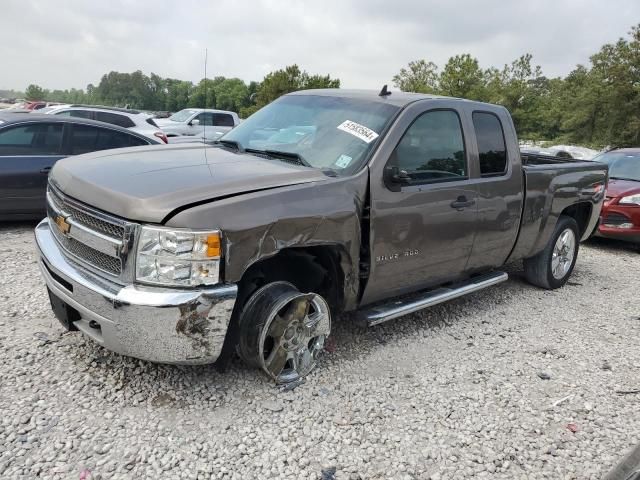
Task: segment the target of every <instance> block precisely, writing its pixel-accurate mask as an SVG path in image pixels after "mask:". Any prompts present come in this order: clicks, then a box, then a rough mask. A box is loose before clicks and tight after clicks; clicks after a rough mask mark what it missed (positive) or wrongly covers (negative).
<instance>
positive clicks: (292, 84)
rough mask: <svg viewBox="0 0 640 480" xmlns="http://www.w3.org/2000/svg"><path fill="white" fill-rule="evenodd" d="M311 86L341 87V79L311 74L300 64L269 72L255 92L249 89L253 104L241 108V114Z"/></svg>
mask: <svg viewBox="0 0 640 480" xmlns="http://www.w3.org/2000/svg"><path fill="white" fill-rule="evenodd" d="M309 88H340V80H339V79H337V78H335V79H333V78H331V76H329V75H325V76H323V75H309V74H308V73H307V72H306V71H303V70H300V67H298V65H289V66H288V67H285V68H283V69H281V70H276V71H274V72H271V73H268V74H267V75H266V76H265V77H264V79H263V80H262V82H260V84H259V85H258V86H257V88H256V92H255V94H253V93H249V91H248V94H249V98H253V105H250V106H247V107H245V108H243V109H241V112H240V113H241V116H243V117H246V116H249V115H251V114H252V113H253V112H255V111H256V110H258V109H259V108H262V107H263V106H265V105H267V104H268V103H271V102H272V101H274V100H275V99H277V98H279V97H280V96H282V95H284V94H286V93H290V92H295V91H297V90H305V89H309Z"/></svg>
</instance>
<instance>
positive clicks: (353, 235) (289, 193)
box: [166, 168, 369, 310]
mask: <svg viewBox="0 0 640 480" xmlns="http://www.w3.org/2000/svg"><path fill="white" fill-rule="evenodd" d="M368 173H369V172H368V169H366V168H365V169H363V170H362V171H361V172H359V173H358V174H357V175H355V176H352V177H346V178H331V177H327V179H326V180H325V181H321V182H313V183H306V184H301V185H292V186H285V187H280V188H274V189H270V190H265V191H260V192H250V193H247V194H245V195H237V196H234V197H232V198H226V199H222V200H218V201H212V202H211V203H206V204H203V205H198V206H195V207H193V208H190V209H187V210H184V211H182V212H179V213H178V214H176V215H175V216H174V217H172V218H171V219H170V220H169V221H168V222H167V223H166V225H167V226H169V227H178V228H192V229H211V228H219V229H220V230H221V231H222V235H223V244H224V247H223V255H224V272H223V274H224V280H225V282H231V283H237V282H239V281H240V280H241V279H242V276H243V274H244V273H245V272H246V271H247V270H248V269H249V268H250V267H251V266H252V265H254V264H255V263H257V262H260V261H262V260H265V259H268V258H270V257H273V256H274V255H277V254H278V253H279V252H281V251H283V250H286V249H290V248H301V247H321V246H328V247H333V248H336V249H337V250H338V251H339V252H340V267H341V269H342V274H343V275H344V279H343V280H344V283H343V288H344V291H343V298H344V308H345V309H346V310H351V309H353V308H355V306H356V305H357V301H358V293H359V261H360V243H361V239H362V232H361V220H362V212H363V207H364V203H365V201H366V194H367V187H368Z"/></svg>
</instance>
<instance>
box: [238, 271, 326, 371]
mask: <svg viewBox="0 0 640 480" xmlns="http://www.w3.org/2000/svg"><path fill="white" fill-rule="evenodd" d="M330 332H331V313H330V310H329V305H328V304H327V302H326V300H325V299H324V298H323V297H322V296H320V295H318V294H317V293H301V292H300V291H299V290H298V289H297V288H296V287H294V286H293V285H292V284H290V283H288V282H273V283H269V284H267V285H265V286H264V287H262V288H260V289H259V290H258V291H256V292H255V293H254V294H253V295H252V296H251V297H250V298H249V300H248V301H247V303H246V305H245V307H244V309H243V310H242V315H241V318H240V344H239V349H238V352H239V354H240V356H241V357H242V359H243V360H244V361H245V362H246V363H247V364H249V365H251V366H255V367H259V368H261V369H262V370H263V371H264V372H265V373H266V374H267V375H269V376H270V377H271V378H272V379H274V380H275V381H276V382H277V383H290V382H295V381H298V380H300V379H301V378H303V377H304V376H306V375H307V374H309V372H311V370H313V368H314V367H315V366H316V363H317V360H318V357H319V355H320V354H321V352H322V350H323V349H324V342H325V340H326V338H327V337H328V336H329V333H330Z"/></svg>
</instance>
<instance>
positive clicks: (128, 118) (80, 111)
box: [45, 105, 168, 143]
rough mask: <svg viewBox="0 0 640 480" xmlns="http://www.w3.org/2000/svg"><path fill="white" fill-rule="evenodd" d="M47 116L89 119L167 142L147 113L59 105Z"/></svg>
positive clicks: (48, 112) (89, 106)
mask: <svg viewBox="0 0 640 480" xmlns="http://www.w3.org/2000/svg"><path fill="white" fill-rule="evenodd" d="M45 113H47V114H48V115H63V116H67V117H78V118H89V119H91V120H98V121H99V122H104V123H110V124H112V125H118V126H119V127H124V128H128V129H129V130H132V131H134V132H136V133H139V134H140V135H144V136H145V137H148V138H152V139H153V140H160V141H161V142H164V143H168V142H167V136H166V135H165V133H164V132H163V131H162V129H161V128H160V127H158V125H157V124H156V122H155V120H154V119H153V117H152V116H151V115H149V114H148V113H143V112H139V111H138V110H130V109H127V108H115V107H102V106H92V105H61V106H59V107H54V108H52V109H51V110H49V111H47V112H45Z"/></svg>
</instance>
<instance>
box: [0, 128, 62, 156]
mask: <svg viewBox="0 0 640 480" xmlns="http://www.w3.org/2000/svg"><path fill="white" fill-rule="evenodd" d="M63 128H64V125H63V124H62V123H35V124H28V125H20V126H16V127H10V128H6V129H4V130H2V131H0V155H60V153H61V144H62V129H63Z"/></svg>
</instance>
